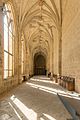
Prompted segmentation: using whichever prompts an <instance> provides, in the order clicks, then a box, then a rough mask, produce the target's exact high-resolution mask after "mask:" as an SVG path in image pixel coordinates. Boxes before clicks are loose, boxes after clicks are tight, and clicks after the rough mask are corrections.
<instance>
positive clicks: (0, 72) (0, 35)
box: [0, 10, 4, 93]
mask: <svg viewBox="0 0 80 120" xmlns="http://www.w3.org/2000/svg"><path fill="white" fill-rule="evenodd" d="M3 39H4V24H3V12H2V10H0V93H1V92H2V89H1V88H2V86H3V74H4V70H3V52H4V51H3Z"/></svg>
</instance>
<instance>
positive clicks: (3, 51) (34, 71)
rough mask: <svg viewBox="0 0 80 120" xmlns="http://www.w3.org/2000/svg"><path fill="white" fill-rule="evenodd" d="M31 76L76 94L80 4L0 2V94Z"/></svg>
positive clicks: (75, 0) (73, 0)
mask: <svg viewBox="0 0 80 120" xmlns="http://www.w3.org/2000/svg"><path fill="white" fill-rule="evenodd" d="M33 75H46V76H48V75H50V76H51V77H52V79H53V80H54V76H58V77H59V76H65V77H66V76H67V79H68V77H70V78H74V80H75V82H74V83H75V84H74V85H75V86H74V87H75V91H76V92H78V93H80V0H0V93H3V92H5V91H6V90H8V89H10V88H12V87H13V86H16V85H18V84H20V83H22V82H23V79H22V78H23V76H25V77H26V79H28V78H29V77H30V76H33ZM65 77H64V78H65ZM58 82H59V81H58Z"/></svg>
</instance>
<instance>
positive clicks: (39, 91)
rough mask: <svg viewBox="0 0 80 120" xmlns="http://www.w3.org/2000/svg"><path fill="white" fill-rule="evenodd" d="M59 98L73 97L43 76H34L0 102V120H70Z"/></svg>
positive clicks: (69, 115) (70, 117)
mask: <svg viewBox="0 0 80 120" xmlns="http://www.w3.org/2000/svg"><path fill="white" fill-rule="evenodd" d="M58 94H59V95H60V96H68V97H74V99H75V98H76V96H72V94H71V93H69V92H68V91H67V90H65V89H63V88H62V87H61V86H59V85H58V84H56V83H55V82H54V81H51V80H50V79H49V78H47V77H45V76H34V77H32V78H31V79H29V80H28V81H26V82H24V83H23V84H21V85H19V86H18V87H16V88H14V89H13V90H11V91H10V92H9V93H8V94H6V95H5V97H3V99H1V101H0V120H71V119H72V116H71V114H70V113H69V112H68V110H67V109H66V108H65V106H64V104H63V102H62V101H61V99H60V98H59V96H58Z"/></svg>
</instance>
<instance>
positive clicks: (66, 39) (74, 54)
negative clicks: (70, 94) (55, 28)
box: [62, 0, 80, 92]
mask: <svg viewBox="0 0 80 120" xmlns="http://www.w3.org/2000/svg"><path fill="white" fill-rule="evenodd" d="M62 74H63V75H67V76H72V77H75V78H76V82H75V90H76V91H78V92H80V1H79V0H63V26H62Z"/></svg>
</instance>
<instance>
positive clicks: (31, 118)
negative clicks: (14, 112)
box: [10, 95, 37, 120]
mask: <svg viewBox="0 0 80 120" xmlns="http://www.w3.org/2000/svg"><path fill="white" fill-rule="evenodd" d="M10 99H11V100H12V101H13V103H14V104H15V105H16V106H17V107H18V108H19V109H20V110H21V112H22V113H23V114H24V115H25V116H26V118H27V119H28V120H37V114H36V112H34V111H33V110H32V109H29V108H28V107H27V106H25V105H24V104H23V103H22V102H21V101H20V100H19V99H18V98H16V97H15V96H14V95H13V96H11V98H10Z"/></svg>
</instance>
